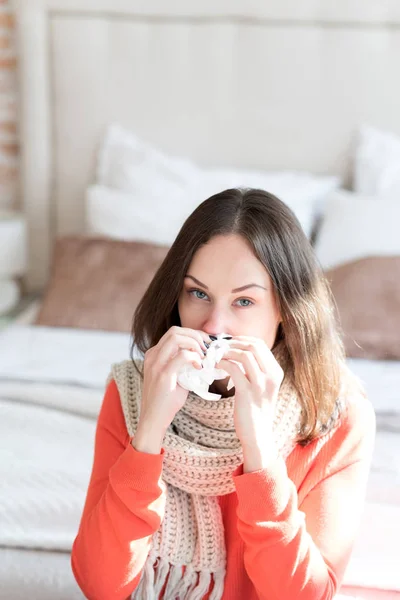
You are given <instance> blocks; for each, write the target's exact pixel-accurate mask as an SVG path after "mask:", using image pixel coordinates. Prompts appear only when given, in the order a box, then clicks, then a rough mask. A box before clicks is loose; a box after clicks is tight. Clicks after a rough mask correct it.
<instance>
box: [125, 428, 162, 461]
mask: <svg viewBox="0 0 400 600" xmlns="http://www.w3.org/2000/svg"><path fill="white" fill-rule="evenodd" d="M164 436H165V431H163V430H161V429H160V428H159V427H157V426H155V425H154V424H152V423H148V422H146V421H143V422H140V421H139V423H138V426H137V429H136V433H135V435H134V437H133V439H132V446H133V447H134V448H135V450H137V451H138V452H145V453H147V454H160V452H161V449H162V446H163V442H164Z"/></svg>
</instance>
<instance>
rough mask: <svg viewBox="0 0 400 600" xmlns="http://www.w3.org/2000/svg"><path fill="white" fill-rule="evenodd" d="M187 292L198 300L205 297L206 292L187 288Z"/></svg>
mask: <svg viewBox="0 0 400 600" xmlns="http://www.w3.org/2000/svg"><path fill="white" fill-rule="evenodd" d="M189 294H190V296H194V297H195V298H198V300H204V298H207V294H206V293H205V292H202V291H201V290H189ZM200 294H202V295H200Z"/></svg>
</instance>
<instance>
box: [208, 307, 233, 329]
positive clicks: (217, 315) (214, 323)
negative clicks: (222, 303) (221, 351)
mask: <svg viewBox="0 0 400 600" xmlns="http://www.w3.org/2000/svg"><path fill="white" fill-rule="evenodd" d="M202 330H203V331H205V332H206V333H208V335H209V336H216V335H218V334H219V333H226V334H230V335H232V334H231V332H230V327H229V322H228V319H227V318H226V315H224V314H223V313H222V311H220V310H218V309H215V308H214V310H212V311H210V312H209V314H208V315H207V319H206V320H205V321H204V323H203V326H202Z"/></svg>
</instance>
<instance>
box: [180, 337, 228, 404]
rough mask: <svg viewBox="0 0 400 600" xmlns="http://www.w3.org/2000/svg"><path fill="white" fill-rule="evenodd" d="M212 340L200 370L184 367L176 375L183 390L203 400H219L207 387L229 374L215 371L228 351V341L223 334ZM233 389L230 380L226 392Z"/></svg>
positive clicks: (188, 366) (191, 366) (189, 366)
mask: <svg viewBox="0 0 400 600" xmlns="http://www.w3.org/2000/svg"><path fill="white" fill-rule="evenodd" d="M216 338H217V339H216V340H213V341H212V342H211V344H210V347H209V348H208V350H207V354H206V356H205V357H204V359H203V360H202V369H201V370H199V369H196V368H195V367H194V366H193V365H185V366H184V367H182V369H181V370H180V372H179V373H178V383H179V385H180V386H181V387H183V389H185V390H189V391H190V392H194V393H195V394H197V395H198V396H200V398H203V399H204V400H219V399H220V398H221V396H220V395H219V394H212V393H211V392H209V391H208V388H209V386H210V385H211V384H212V382H213V381H215V380H216V379H226V377H229V374H228V373H227V372H226V371H224V370H223V369H216V368H215V365H216V364H217V363H219V361H220V360H221V359H222V357H223V356H224V354H225V352H226V351H227V350H228V349H229V339H231V336H227V335H226V334H224V333H220V334H219V335H217V336H216ZM232 388H233V382H232V379H230V380H229V383H228V388H227V389H228V390H230V389H232Z"/></svg>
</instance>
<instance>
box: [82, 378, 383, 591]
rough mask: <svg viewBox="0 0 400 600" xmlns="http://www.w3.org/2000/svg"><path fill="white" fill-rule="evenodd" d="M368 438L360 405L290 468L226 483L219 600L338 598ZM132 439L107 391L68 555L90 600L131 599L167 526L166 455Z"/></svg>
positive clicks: (365, 411) (353, 404)
mask: <svg viewBox="0 0 400 600" xmlns="http://www.w3.org/2000/svg"><path fill="white" fill-rule="evenodd" d="M374 438H375V414H374V411H373V408H372V405H371V404H370V402H369V401H367V400H366V399H365V398H364V397H362V396H358V397H356V398H352V399H351V401H349V405H348V409H347V411H346V413H345V414H344V416H343V418H342V420H341V423H340V424H339V425H338V426H337V427H336V428H335V429H334V430H333V431H332V432H330V433H328V434H325V435H324V436H322V437H320V438H319V439H317V440H314V441H313V442H312V443H311V444H309V445H308V446H306V447H301V446H297V447H296V448H295V449H294V450H293V452H292V453H291V454H290V455H289V457H288V459H287V460H286V462H285V461H284V460H283V459H282V458H280V457H279V458H278V459H276V460H275V461H274V462H272V463H271V464H270V465H269V466H268V468H266V469H262V470H260V471H256V472H253V473H246V474H243V471H242V468H241V467H240V468H239V469H238V470H237V471H236V472H235V473H234V474H233V475H232V476H233V479H234V483H235V487H236V492H233V493H231V494H228V495H226V496H221V497H219V503H220V506H221V511H222V517H223V522H224V527H225V541H226V550H227V565H226V579H225V588H224V594H223V599H224V600H241V599H246V600H256V599H260V600H328V599H331V598H333V597H334V596H335V593H336V592H337V591H338V588H339V586H340V583H341V581H342V578H343V574H344V571H345V568H346V565H347V563H348V560H349V556H350V552H351V549H352V545H353V541H354V538H355V535H356V533H357V529H358V525H359V521H360V515H361V512H362V507H363V502H364V498H365V488H366V481H367V477H368V472H369V467H370V462H371V454H372V450H373V444H374ZM131 439H132V438H130V437H129V434H128V432H127V429H126V425H125V420H124V416H123V412H122V408H121V403H120V399H119V393H118V390H117V386H116V384H115V382H114V381H112V382H111V383H110V384H109V386H108V388H107V390H106V393H105V397H104V401H103V404H102V408H101V411H100V414H99V418H98V422H97V431H96V442H95V453H94V464H93V470H92V475H91V479H90V483H89V488H88V492H87V497H86V503H85V507H84V510H83V514H82V518H81V523H80V526H79V531H78V534H77V537H76V539H75V542H74V545H73V549H72V555H71V563H72V570H73V573H74V575H75V578H76V580H77V582H78V584H79V586H80V588H81V590H82V591H83V593H84V594H85V596H86V597H87V598H89V599H90V600H125V599H126V598H129V596H130V594H131V593H132V592H133V591H134V589H135V587H136V586H137V584H138V582H139V578H140V573H141V570H142V568H143V565H144V563H145V561H146V557H147V555H148V552H149V549H150V540H151V535H152V534H153V533H154V532H155V531H156V530H157V529H158V527H159V526H160V523H161V521H162V519H163V513H164V507H165V487H164V485H162V484H161V477H162V466H163V451H162V452H161V454H158V455H152V454H145V453H142V452H138V451H136V450H135V449H134V448H133V446H132V445H131V443H130V441H131ZM208 596H209V594H207V596H206V598H208ZM160 598H162V594H161V596H160Z"/></svg>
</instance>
